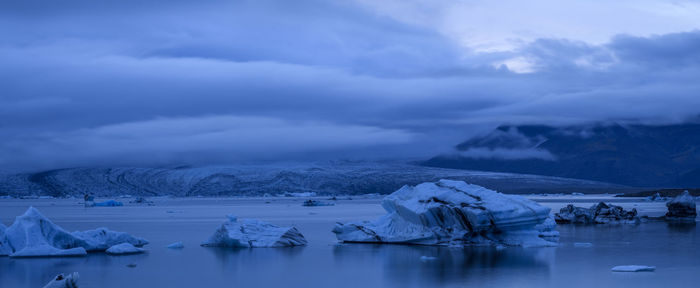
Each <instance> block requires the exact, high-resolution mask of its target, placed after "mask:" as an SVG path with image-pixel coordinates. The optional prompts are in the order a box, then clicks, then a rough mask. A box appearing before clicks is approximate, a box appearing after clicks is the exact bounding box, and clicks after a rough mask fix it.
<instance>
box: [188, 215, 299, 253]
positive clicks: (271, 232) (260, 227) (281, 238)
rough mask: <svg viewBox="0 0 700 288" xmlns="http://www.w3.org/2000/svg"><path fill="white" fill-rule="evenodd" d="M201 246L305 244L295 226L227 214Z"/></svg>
mask: <svg viewBox="0 0 700 288" xmlns="http://www.w3.org/2000/svg"><path fill="white" fill-rule="evenodd" d="M228 219H229V221H227V222H224V223H223V224H221V226H220V227H219V229H216V231H215V232H214V235H212V236H211V237H209V240H207V241H205V242H204V243H202V246H211V247H240V248H257V247H285V246H301V245H306V239H305V238H304V235H302V234H301V233H300V232H299V230H297V228H295V227H278V226H275V225H272V224H270V223H267V222H262V221H258V220H255V219H240V221H239V219H238V218H236V217H235V216H231V215H229V216H228Z"/></svg>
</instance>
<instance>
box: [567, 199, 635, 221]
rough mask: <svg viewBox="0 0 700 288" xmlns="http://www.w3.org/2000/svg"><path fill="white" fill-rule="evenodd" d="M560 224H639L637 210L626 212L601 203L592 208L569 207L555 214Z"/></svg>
mask: <svg viewBox="0 0 700 288" xmlns="http://www.w3.org/2000/svg"><path fill="white" fill-rule="evenodd" d="M554 220H555V221H556V222H557V223H558V224H639V223H640V218H639V216H637V209H635V208H632V210H625V209H624V208H622V207H621V206H617V205H612V204H605V203H604V202H600V203H598V204H595V205H593V206H591V208H583V207H576V206H574V205H572V204H569V205H567V206H566V207H564V208H561V209H560V210H559V213H555V214H554Z"/></svg>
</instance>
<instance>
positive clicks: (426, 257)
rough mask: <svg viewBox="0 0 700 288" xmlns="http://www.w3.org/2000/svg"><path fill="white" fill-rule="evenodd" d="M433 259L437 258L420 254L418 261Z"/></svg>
mask: <svg viewBox="0 0 700 288" xmlns="http://www.w3.org/2000/svg"><path fill="white" fill-rule="evenodd" d="M435 260H437V258H436V257H432V256H420V261H423V262H428V261H435Z"/></svg>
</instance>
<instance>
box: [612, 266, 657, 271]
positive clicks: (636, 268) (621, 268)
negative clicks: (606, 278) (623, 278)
mask: <svg viewBox="0 0 700 288" xmlns="http://www.w3.org/2000/svg"><path fill="white" fill-rule="evenodd" d="M654 270H656V266H644V265H622V266H615V267H613V268H612V271H613V272H652V271H654Z"/></svg>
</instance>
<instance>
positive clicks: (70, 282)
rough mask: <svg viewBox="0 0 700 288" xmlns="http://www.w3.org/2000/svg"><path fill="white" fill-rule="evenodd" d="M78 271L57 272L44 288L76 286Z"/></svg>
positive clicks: (73, 287) (76, 287)
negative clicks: (68, 272)
mask: <svg viewBox="0 0 700 288" xmlns="http://www.w3.org/2000/svg"><path fill="white" fill-rule="evenodd" d="M79 276H80V275H79V274H78V272H73V273H70V274H65V275H64V274H58V275H56V277H54V278H53V280H51V282H49V283H48V284H46V286H44V288H78V278H80V277H79Z"/></svg>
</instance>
